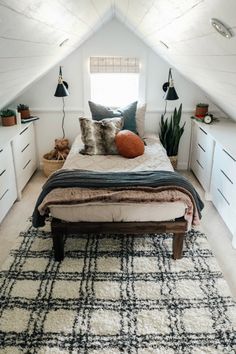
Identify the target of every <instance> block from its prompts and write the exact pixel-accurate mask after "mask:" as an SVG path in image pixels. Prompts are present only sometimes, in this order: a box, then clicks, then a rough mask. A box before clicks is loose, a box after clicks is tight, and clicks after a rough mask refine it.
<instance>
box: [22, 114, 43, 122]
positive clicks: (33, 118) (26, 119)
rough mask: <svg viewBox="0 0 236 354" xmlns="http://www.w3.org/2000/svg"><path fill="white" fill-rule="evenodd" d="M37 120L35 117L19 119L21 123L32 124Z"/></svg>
mask: <svg viewBox="0 0 236 354" xmlns="http://www.w3.org/2000/svg"><path fill="white" fill-rule="evenodd" d="M37 119H39V117H37V116H29V117H28V118H21V123H29V122H32V121H34V120H37Z"/></svg>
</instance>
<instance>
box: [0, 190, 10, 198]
mask: <svg viewBox="0 0 236 354" xmlns="http://www.w3.org/2000/svg"><path fill="white" fill-rule="evenodd" d="M8 191H9V189H7V190H6V191H5V192H4V193H3V195H2V196H1V198H0V200H2V198H3V197H4V195H6V194H7V192H8Z"/></svg>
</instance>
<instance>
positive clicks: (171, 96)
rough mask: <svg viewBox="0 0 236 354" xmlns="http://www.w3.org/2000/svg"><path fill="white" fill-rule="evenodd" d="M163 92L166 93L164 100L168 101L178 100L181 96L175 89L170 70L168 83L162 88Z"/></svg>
mask: <svg viewBox="0 0 236 354" xmlns="http://www.w3.org/2000/svg"><path fill="white" fill-rule="evenodd" d="M162 89H163V91H165V92H166V93H165V95H164V99H165V100H166V101H174V100H178V98H179V96H178V95H177V92H176V90H175V88H174V83H173V79H172V73H171V69H169V75H168V82H165V83H164V84H163V86H162Z"/></svg>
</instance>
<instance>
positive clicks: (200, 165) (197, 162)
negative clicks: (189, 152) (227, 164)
mask: <svg viewBox="0 0 236 354" xmlns="http://www.w3.org/2000/svg"><path fill="white" fill-rule="evenodd" d="M196 161H197V163H198V164H199V166H200V167H201V168H202V169H203V170H204V167H203V166H202V165H201V164H200V162H199V161H198V160H196Z"/></svg>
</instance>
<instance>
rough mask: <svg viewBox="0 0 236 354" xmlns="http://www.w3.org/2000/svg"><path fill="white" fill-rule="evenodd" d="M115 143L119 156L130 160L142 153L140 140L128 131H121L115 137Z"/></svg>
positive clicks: (142, 145)
mask: <svg viewBox="0 0 236 354" xmlns="http://www.w3.org/2000/svg"><path fill="white" fill-rule="evenodd" d="M115 143H116V147H117V150H118V152H119V154H120V155H121V156H124V157H129V158H132V157H137V156H140V155H143V153H144V143H143V141H142V139H140V137H139V136H138V135H136V134H135V133H133V132H131V131H130V130H121V131H120V132H119V133H118V134H117V135H116V137H115Z"/></svg>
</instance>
